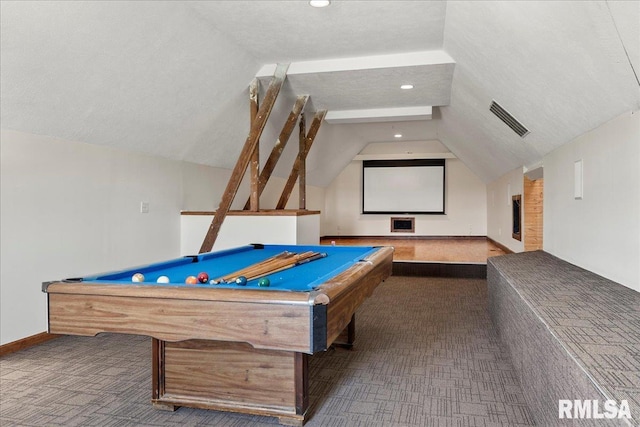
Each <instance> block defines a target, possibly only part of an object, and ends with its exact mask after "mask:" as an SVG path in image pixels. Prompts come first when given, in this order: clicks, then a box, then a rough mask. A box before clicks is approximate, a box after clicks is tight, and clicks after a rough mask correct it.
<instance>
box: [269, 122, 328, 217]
mask: <svg viewBox="0 0 640 427" xmlns="http://www.w3.org/2000/svg"><path fill="white" fill-rule="evenodd" d="M326 114H327V110H320V111H318V112H316V114H315V116H314V117H313V122H311V128H309V132H308V133H307V137H306V138H305V139H306V144H305V146H304V150H303V151H301V152H299V153H298V157H297V158H296V161H295V163H294V164H293V168H292V169H291V174H289V179H288V180H287V183H286V184H285V186H284V189H283V190H282V194H281V195H280V200H278V204H277V205H276V209H284V208H285V206H286V205H287V202H288V201H289V196H291V191H292V190H293V186H294V185H295V183H296V181H297V180H298V173H299V171H300V165H301V164H302V162H304V161H306V159H307V154H309V150H311V145H312V144H313V141H314V139H315V138H316V135H317V134H318V130H319V129H320V125H321V124H322V121H323V120H324V116H325V115H326Z"/></svg>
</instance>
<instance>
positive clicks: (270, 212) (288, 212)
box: [180, 209, 320, 216]
mask: <svg viewBox="0 0 640 427" xmlns="http://www.w3.org/2000/svg"><path fill="white" fill-rule="evenodd" d="M215 214H216V211H182V212H180V215H215ZM303 215H320V211H309V210H306V209H261V210H259V211H256V212H254V211H245V210H242V211H229V212H227V216H303Z"/></svg>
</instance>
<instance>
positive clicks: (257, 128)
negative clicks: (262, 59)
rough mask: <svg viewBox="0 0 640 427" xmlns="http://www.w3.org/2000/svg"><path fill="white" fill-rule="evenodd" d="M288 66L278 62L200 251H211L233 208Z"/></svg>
mask: <svg viewBox="0 0 640 427" xmlns="http://www.w3.org/2000/svg"><path fill="white" fill-rule="evenodd" d="M288 68H289V65H288V64H284V65H283V64H278V66H277V67H276V72H275V74H274V76H273V79H271V83H269V88H268V89H267V93H266V95H265V97H264V100H263V103H262V105H261V106H260V109H259V110H258V116H257V117H256V120H255V122H254V123H253V124H252V125H251V130H250V132H249V136H248V137H247V140H246V141H245V143H244V147H243V148H242V151H241V152H240V157H239V158H238V162H237V163H236V166H235V167H234V169H233V171H232V172H231V177H230V178H229V182H228V183H227V188H226V189H225V190H224V193H223V195H222V200H221V201H220V205H219V206H218V209H217V210H216V213H215V215H214V217H213V220H212V221H211V225H210V226H209V230H208V231H207V235H206V236H205V238H204V241H203V242H202V246H201V247H200V253H203V252H210V251H211V249H213V244H214V243H215V241H216V238H217V237H218V233H219V232H220V228H221V227H222V222H223V221H224V218H225V217H226V216H227V213H228V212H229V209H230V208H231V203H232V202H233V199H234V198H235V197H236V193H237V192H238V188H239V187H240V183H241V182H242V178H243V176H244V173H245V172H246V170H247V167H248V166H249V161H250V160H251V154H252V153H253V150H254V149H255V147H256V145H257V143H258V139H259V138H260V135H261V134H262V131H263V130H264V126H265V124H266V123H267V119H268V118H269V115H270V114H271V110H272V109H273V105H274V104H275V102H276V98H277V97H278V94H279V93H280V88H282V84H283V83H284V80H285V78H286V77H287V69H288Z"/></svg>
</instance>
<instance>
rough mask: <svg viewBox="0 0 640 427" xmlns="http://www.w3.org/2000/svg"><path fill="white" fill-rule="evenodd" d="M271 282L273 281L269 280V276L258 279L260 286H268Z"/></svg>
mask: <svg viewBox="0 0 640 427" xmlns="http://www.w3.org/2000/svg"><path fill="white" fill-rule="evenodd" d="M270 284H271V281H269V278H268V277H261V278H260V280H258V286H262V287H267V286H269V285H270Z"/></svg>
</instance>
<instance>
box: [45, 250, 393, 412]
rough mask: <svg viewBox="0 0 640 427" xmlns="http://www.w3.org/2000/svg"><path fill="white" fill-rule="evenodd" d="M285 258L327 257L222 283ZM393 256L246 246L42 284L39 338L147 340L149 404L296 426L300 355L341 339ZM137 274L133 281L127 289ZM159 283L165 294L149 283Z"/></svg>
mask: <svg viewBox="0 0 640 427" xmlns="http://www.w3.org/2000/svg"><path fill="white" fill-rule="evenodd" d="M284 251H288V252H294V253H302V252H307V251H313V252H318V253H322V254H326V256H325V257H322V258H319V259H317V260H314V261H312V262H308V263H305V264H301V265H298V266H295V267H292V268H289V269H286V270H283V271H280V272H277V273H274V274H270V275H268V278H269V281H270V285H269V286H268V287H261V286H258V280H249V281H248V282H247V283H246V285H244V286H239V285H237V284H235V283H225V284H210V283H208V282H207V283H198V284H186V283H185V278H186V277H188V276H197V275H198V274H199V273H201V272H206V273H207V274H208V275H209V277H210V278H216V277H221V276H224V275H227V274H229V273H231V272H234V271H237V270H240V269H242V268H245V267H247V266H249V265H253V264H255V263H258V262H260V261H263V260H265V259H267V258H270V257H272V256H274V255H276V254H278V253H282V252H284ZM392 257H393V248H390V247H366V246H297V245H248V246H243V247H239V248H234V249H229V250H224V251H219V252H211V253H205V254H200V255H195V256H188V257H182V258H179V259H175V260H170V261H166V262H161V263H156V264H151V265H146V266H138V267H134V268H130V269H126V270H122V271H117V272H112V273H105V274H98V275H92V276H87V277H82V278H71V279H66V280H60V281H52V282H45V283H43V291H44V292H46V293H47V299H48V309H49V313H48V314H49V318H48V319H49V332H50V333H55V334H71V335H87V336H94V335H96V334H98V333H101V332H113V333H125V334H138V335H147V336H150V337H152V338H153V339H152V402H153V404H154V405H155V406H157V407H159V408H161V409H169V410H174V409H176V408H177V407H179V406H189V407H196V408H206V409H216V410H228V411H236V412H245V413H250V414H260V415H269V416H275V417H278V418H279V419H280V421H281V423H284V424H290V425H302V424H303V423H304V421H305V417H306V415H307V413H308V409H309V400H308V399H309V394H308V381H309V380H308V373H307V364H308V356H309V355H313V354H314V353H317V352H320V351H324V350H326V349H327V348H328V347H329V346H331V345H332V344H333V343H334V342H335V341H336V340H338V339H339V336H341V334H342V336H344V333H345V331H348V334H347V337H346V341H347V344H349V345H351V344H352V343H353V338H354V316H355V311H356V309H357V308H358V307H359V306H360V305H361V304H362V302H363V301H364V300H365V299H366V298H367V297H368V296H370V295H371V294H372V292H373V290H374V289H375V288H376V286H377V285H378V284H379V283H380V282H381V281H383V280H384V279H386V278H387V277H388V276H389V275H390V274H391V265H392ZM135 273H141V274H143V275H144V281H143V282H139V283H138V282H132V276H133V275H134V274H135ZM159 276H167V277H168V278H169V283H157V282H156V280H157V279H158V277H159Z"/></svg>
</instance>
